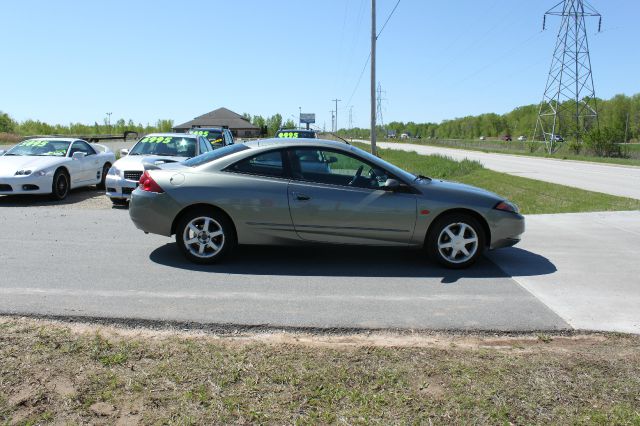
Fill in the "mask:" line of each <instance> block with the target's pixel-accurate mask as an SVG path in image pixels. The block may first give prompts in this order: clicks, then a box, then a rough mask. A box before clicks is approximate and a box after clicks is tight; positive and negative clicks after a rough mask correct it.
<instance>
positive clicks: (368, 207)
mask: <svg viewBox="0 0 640 426" xmlns="http://www.w3.org/2000/svg"><path fill="white" fill-rule="evenodd" d="M288 159H289V163H290V167H291V175H292V180H291V181H290V183H289V186H288V197H289V210H290V212H291V219H292V221H293V225H294V228H295V230H296V233H297V234H298V236H299V237H300V238H302V239H304V240H308V241H317V242H328V243H344V244H374V245H405V244H408V243H409V241H410V239H411V236H412V235H413V230H414V228H415V223H416V203H417V202H416V196H415V194H413V193H411V192H410V191H409V190H407V188H408V187H407V186H404V187H403V188H404V189H402V190H400V191H387V190H384V189H382V188H383V185H384V182H385V181H386V180H387V179H388V178H395V177H394V176H392V175H391V174H390V173H389V172H388V171H386V170H383V169H380V168H379V167H377V166H375V165H372V164H370V163H368V162H366V161H364V160H363V159H361V158H359V157H357V156H356V155H354V154H351V153H346V152H343V151H337V150H332V149H316V148H291V149H289V150H288Z"/></svg>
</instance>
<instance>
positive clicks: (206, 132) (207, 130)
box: [188, 127, 235, 149]
mask: <svg viewBox="0 0 640 426" xmlns="http://www.w3.org/2000/svg"><path fill="white" fill-rule="evenodd" d="M188 133H189V134H191V135H199V136H204V137H205V138H207V140H208V141H209V142H211V146H213V149H216V148H222V147H223V146H227V145H233V144H234V143H235V141H234V139H233V134H232V133H231V131H230V130H229V129H225V128H222V127H194V128H193V129H191V130H189V132H188Z"/></svg>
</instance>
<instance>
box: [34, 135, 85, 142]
mask: <svg viewBox="0 0 640 426" xmlns="http://www.w3.org/2000/svg"><path fill="white" fill-rule="evenodd" d="M34 140H44V141H60V142H75V141H82V140H84V139H80V138H60V137H56V136H51V137H48V136H38V137H37V138H26V139H23V140H22V142H24V141H34ZM85 142H86V141H85Z"/></svg>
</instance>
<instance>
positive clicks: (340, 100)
mask: <svg viewBox="0 0 640 426" xmlns="http://www.w3.org/2000/svg"><path fill="white" fill-rule="evenodd" d="M332 101H333V102H335V103H336V110H335V112H336V121H335V123H336V128H335V130H334V132H336V133H337V132H338V102H342V99H332Z"/></svg>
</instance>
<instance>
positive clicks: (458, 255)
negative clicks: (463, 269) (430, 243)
mask: <svg viewBox="0 0 640 426" xmlns="http://www.w3.org/2000/svg"><path fill="white" fill-rule="evenodd" d="M438 251H439V252H440V256H442V257H443V258H444V259H446V260H447V261H448V262H451V263H464V262H466V261H468V260H469V259H471V258H472V257H473V255H475V254H476V252H477V251H478V234H477V232H476V230H475V229H473V227H471V226H469V225H467V224H466V223H464V222H457V223H451V224H449V225H447V226H446V227H445V228H444V229H443V230H442V231H441V232H440V235H439V236H438Z"/></svg>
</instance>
